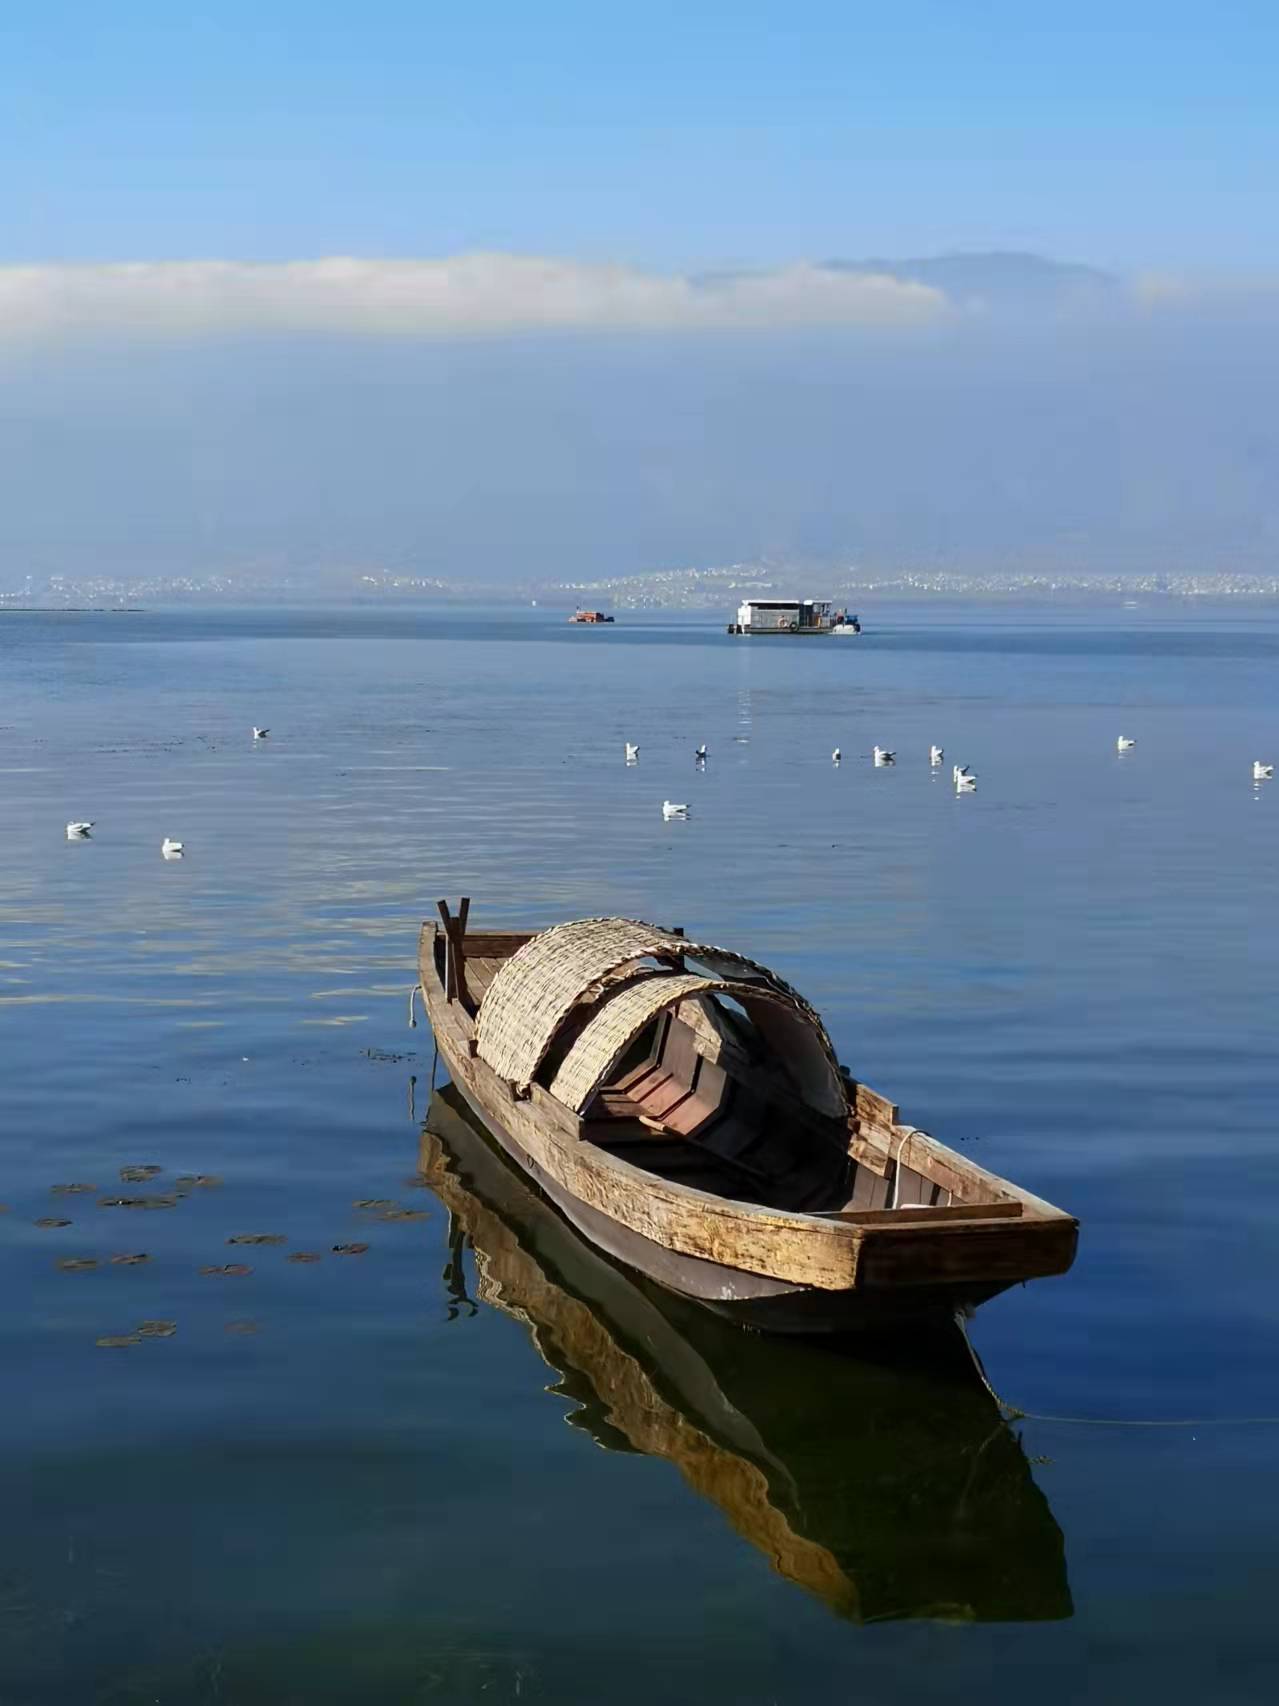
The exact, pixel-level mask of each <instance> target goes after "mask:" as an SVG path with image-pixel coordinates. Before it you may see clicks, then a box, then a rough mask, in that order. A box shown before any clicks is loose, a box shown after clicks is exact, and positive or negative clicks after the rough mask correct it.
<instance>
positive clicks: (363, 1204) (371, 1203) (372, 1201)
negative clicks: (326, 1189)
mask: <svg viewBox="0 0 1279 1706" xmlns="http://www.w3.org/2000/svg"><path fill="white" fill-rule="evenodd" d="M395 1206H396V1203H395V1199H394V1198H393V1197H361V1198H360V1199H359V1201H358V1202H353V1203H352V1204H351V1207H352V1208H365V1209H382V1208H394V1207H395Z"/></svg>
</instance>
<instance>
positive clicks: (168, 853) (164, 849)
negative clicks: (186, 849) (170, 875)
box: [160, 835, 183, 859]
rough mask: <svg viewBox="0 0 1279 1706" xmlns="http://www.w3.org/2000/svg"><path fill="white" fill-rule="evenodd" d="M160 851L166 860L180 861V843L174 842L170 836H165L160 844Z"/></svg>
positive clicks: (181, 849) (181, 850)
mask: <svg viewBox="0 0 1279 1706" xmlns="http://www.w3.org/2000/svg"><path fill="white" fill-rule="evenodd" d="M160 851H161V853H163V854H164V856H165V858H166V859H180V858H181V857H182V852H183V848H182V843H181V842H180V841H175V840H174V839H173V837H172V836H171V835H166V836H165V838H164V840H163V841H162V842H161V843H160Z"/></svg>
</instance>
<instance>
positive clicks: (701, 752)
mask: <svg viewBox="0 0 1279 1706" xmlns="http://www.w3.org/2000/svg"><path fill="white" fill-rule="evenodd" d="M693 757H694V758H695V759H696V760H697V762H698V763H699V764H705V762H706V743H705V742H703V743H702V745H701V746H699V747H698V749H697V751H696V752H695V753H694V754H693Z"/></svg>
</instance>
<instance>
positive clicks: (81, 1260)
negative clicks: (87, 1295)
mask: <svg viewBox="0 0 1279 1706" xmlns="http://www.w3.org/2000/svg"><path fill="white" fill-rule="evenodd" d="M97 1265H98V1262H97V1258H96V1257H95V1256H64V1257H63V1258H62V1260H61V1261H60V1262H59V1263H58V1271H59V1272H60V1273H64V1274H82V1273H84V1272H86V1271H87V1270H88V1269H89V1268H96V1267H97Z"/></svg>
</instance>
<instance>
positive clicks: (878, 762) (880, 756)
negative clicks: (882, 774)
mask: <svg viewBox="0 0 1279 1706" xmlns="http://www.w3.org/2000/svg"><path fill="white" fill-rule="evenodd" d="M873 757H874V760H875V767H876V769H878V770H882V769H883V767H884V765H885V764H896V762H897V754H896V753H895V752H886V751H885V750H884V748H883V747H882V746H877V747H876V748H875V751H874V754H873Z"/></svg>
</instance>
